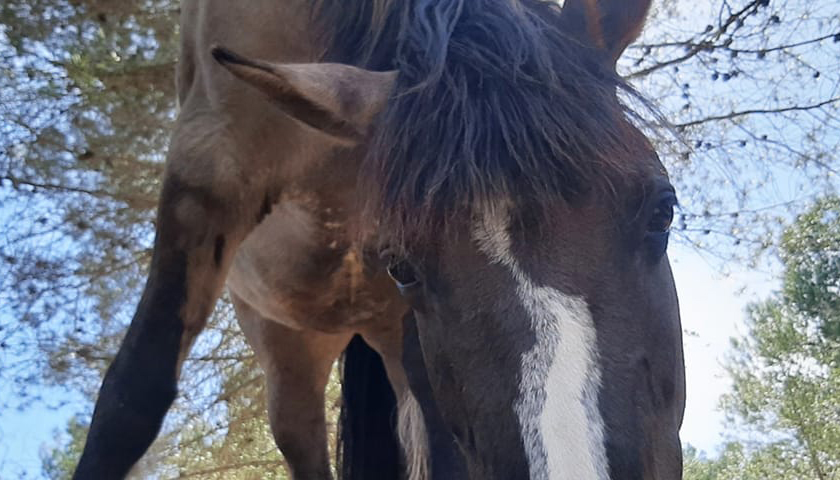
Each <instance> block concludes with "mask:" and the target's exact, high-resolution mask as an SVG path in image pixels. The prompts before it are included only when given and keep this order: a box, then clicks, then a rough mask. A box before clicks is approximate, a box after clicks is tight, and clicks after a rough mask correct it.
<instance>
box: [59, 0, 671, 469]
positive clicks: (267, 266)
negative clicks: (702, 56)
mask: <svg viewBox="0 0 840 480" xmlns="http://www.w3.org/2000/svg"><path fill="white" fill-rule="evenodd" d="M649 7H650V0H566V1H565V3H564V5H562V7H561V6H560V5H558V4H555V3H553V2H548V1H543V0H371V1H366V0H317V1H316V0H308V1H307V0H285V1H283V2H278V1H277V0H252V1H250V2H224V1H222V0H203V1H199V0H186V1H184V2H183V5H182V9H181V25H182V29H181V61H180V62H179V65H178V71H177V83H178V96H179V104H180V113H179V116H178V120H177V122H176V126H175V129H174V132H173V135H172V140H171V145H170V149H169V153H168V157H167V165H166V169H165V173H164V178H163V186H162V191H161V195H160V203H159V208H158V215H157V222H156V229H157V230H156V237H155V243H154V253H153V257H152V261H151V264H150V270H149V276H148V280H147V283H146V286H145V289H144V291H143V295H142V297H141V299H140V302H139V304H138V307H137V311H136V313H135V316H134V317H133V319H132V322H131V324H130V326H129V329H128V331H127V333H126V336H125V339H124V340H123V342H122V344H121V346H120V349H119V352H118V354H117V356H116V357H115V359H114V361H113V363H112V364H111V366H110V367H109V369H108V371H107V372H106V374H105V377H104V379H103V383H102V387H101V389H100V392H99V397H98V399H97V402H96V406H95V409H94V413H93V417H92V421H91V426H90V430H89V433H88V436H87V440H86V444H85V447H84V450H83V454H82V456H81V459H80V461H79V464H78V467H77V470H76V472H75V477H74V478H78V479H86V478H122V477H124V476H125V475H126V474H127V472H129V470H130V469H131V467H132V465H133V464H134V463H135V462H136V461H137V460H138V459H139V458H140V457H141V456H142V455H143V453H144V452H145V450H146V449H147V447H148V446H149V445H150V443H151V442H152V441H153V439H154V438H155V436H156V435H157V433H158V431H159V429H160V425H161V422H162V419H163V417H164V415H165V413H166V411H167V409H168V408H169V406H170V405H171V403H172V401H173V399H174V397H175V394H176V389H177V379H178V376H179V372H180V367H181V364H182V363H183V361H184V359H185V357H186V356H187V354H188V352H189V349H190V345H191V344H192V343H193V341H194V339H195V338H196V336H197V335H198V334H199V332H200V331H201V330H202V328H203V327H204V325H205V322H206V319H207V316H208V315H209V313H210V311H211V309H212V307H213V305H214V303H215V302H216V300H217V298H218V297H219V296H220V294H221V292H222V290H223V288H224V286H225V284H226V285H227V288H228V290H229V292H230V296H231V298H232V299H233V303H234V306H235V308H236V312H237V317H238V320H239V322H240V325H241V327H242V331H243V332H244V334H245V336H246V337H247V339H248V341H249V343H250V344H251V346H252V347H253V349H254V351H255V353H256V355H257V359H258V360H259V363H260V365H261V366H262V368H263V369H264V371H265V373H266V381H267V387H268V388H267V391H268V409H269V419H270V423H271V427H272V431H273V434H274V437H275V440H276V443H277V446H278V448H279V449H280V450H281V452H282V453H283V455H284V456H285V458H286V459H287V462H288V465H289V468H290V471H291V474H292V477H293V478H295V479H296V480H299V479H309V478H315V479H328V478H330V475H331V474H330V470H329V457H328V454H327V447H326V429H325V419H324V409H323V405H324V387H325V385H326V382H327V376H328V373H329V370H330V366H331V365H332V364H333V362H334V361H335V359H336V358H338V357H339V356H340V355H341V354H342V352H344V367H343V376H342V388H343V394H342V395H343V412H342V420H341V423H342V425H341V428H342V430H343V431H342V449H343V450H342V453H341V463H342V465H341V474H342V477H343V478H382V479H387V478H405V477H406V476H407V477H409V478H411V479H421V478H445V479H450V478H453V479H460V478H470V479H512V478H515V479H519V478H530V479H552V480H554V479H598V480H604V479H619V478H620V479H645V480H648V479H674V478H681V470H682V466H681V463H682V454H681V446H680V440H679V428H680V425H681V423H682V416H683V411H684V406H685V381H684V365H683V352H682V341H681V327H680V318H679V308H678V300H677V295H676V289H675V285H674V280H673V277H672V274H671V270H670V266H669V262H668V256H667V252H666V249H667V244H668V235H669V227H670V223H671V220H672V218H673V211H674V208H675V206H676V204H677V200H676V194H675V190H674V188H673V186H672V185H671V183H670V182H669V180H668V175H667V172H666V171H665V168H664V167H663V165H662V163H661V162H660V160H659V158H658V157H657V155H656V152H655V150H654V148H653V147H652V145H651V143H650V142H649V141H648V139H647V138H646V137H645V135H644V134H643V133H642V132H641V131H640V130H639V129H638V128H637V127H636V126H635V125H634V122H633V121H632V117H633V113H632V111H630V110H629V108H627V107H626V106H625V105H624V103H623V102H622V101H620V96H619V92H624V94H625V95H629V96H634V97H636V98H640V97H639V96H638V94H636V93H635V92H634V91H633V89H632V88H631V87H629V86H628V85H627V84H626V83H625V82H624V81H623V80H622V79H621V77H620V76H619V75H618V74H617V72H616V62H617V60H618V58H619V57H620V56H621V54H622V53H623V51H624V50H625V48H626V47H627V46H628V45H629V44H630V43H631V42H632V41H633V40H634V39H635V38H636V37H637V36H638V35H639V33H640V32H641V30H642V27H643V25H644V22H645V18H646V16H647V12H648V10H649ZM395 410H398V412H399V413H398V415H397V417H398V421H397V422H396V423H397V425H395V421H394V415H395V414H394V412H395ZM395 430H396V431H398V432H396V431H395ZM397 438H399V442H400V443H401V444H402V448H403V451H402V452H401V451H400V449H399V448H397Z"/></svg>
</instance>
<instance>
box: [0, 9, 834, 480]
mask: <svg viewBox="0 0 840 480" xmlns="http://www.w3.org/2000/svg"><path fill="white" fill-rule="evenodd" d="M701 3H704V2H687V1H685V2H656V7H655V10H654V12H653V15H652V17H651V19H650V22H649V25H650V28H649V29H648V30H647V32H646V33H645V36H644V37H643V38H642V39H641V40H640V41H639V42H638V43H637V44H636V45H634V46H633V47H631V48H630V49H629V51H628V54H627V57H626V58H625V60H624V61H623V63H622V65H621V69H622V72H623V73H625V74H627V75H628V76H629V77H630V78H632V79H633V81H634V82H635V83H636V84H637V86H638V88H639V89H640V90H641V91H642V92H644V93H645V94H646V95H648V96H649V97H650V98H651V99H652V100H653V101H654V102H656V103H657V104H659V105H660V107H661V109H662V111H663V114H664V117H665V118H667V119H668V120H670V121H671V122H672V123H673V125H674V129H673V130H672V131H669V130H668V129H664V128H659V129H657V128H654V126H651V127H650V129H651V134H652V135H653V137H654V139H655V140H656V141H657V144H658V145H657V147H658V150H659V152H660V154H661V156H662V157H663V160H664V161H665V163H666V164H667V165H668V167H669V170H670V171H671V174H672V176H673V178H674V180H675V183H676V184H677V185H678V189H679V191H680V194H681V204H682V208H681V211H680V217H679V219H678V222H677V224H676V225H675V228H676V231H677V233H678V235H677V238H678V241H681V242H684V243H686V244H690V245H693V246H694V247H696V248H698V249H700V250H702V252H704V254H705V255H707V256H708V257H710V258H713V259H716V261H717V262H718V263H717V264H718V265H719V266H720V268H721V269H722V270H723V271H725V270H726V269H727V268H728V266H729V265H733V264H744V263H746V264H750V265H761V264H763V263H766V262H776V261H780V262H781V263H782V264H783V265H784V272H785V275H784V279H783V284H782V287H781V289H780V290H779V291H778V292H777V293H775V294H774V295H772V296H771V297H769V298H767V299H766V300H765V301H763V302H760V303H757V304H754V305H753V306H752V307H751V308H750V309H749V311H748V312H747V318H746V324H747V326H748V330H747V332H746V333H745V335H744V336H743V338H739V339H737V340H734V341H733V344H732V349H731V351H732V352H731V356H730V357H729V359H728V360H727V368H728V372H729V374H730V375H731V378H732V381H733V388H732V391H731V392H730V393H729V394H727V395H726V396H725V397H724V398H722V399H721V408H723V409H724V411H725V412H727V415H728V423H729V426H731V432H732V435H731V437H732V438H731V441H730V443H727V444H726V445H725V447H724V448H723V450H722V452H721V453H720V455H719V456H714V457H711V458H710V457H707V456H705V455H704V454H701V453H698V452H696V451H694V450H693V449H690V448H689V450H688V451H687V462H686V477H687V478H689V479H730V478H731V479H736V478H739V479H740V478H743V479H752V478H755V479H759V478H761V479H788V478H790V479H793V478H797V479H800V478H814V479H820V480H822V479H836V478H838V477H840V474H838V471H839V470H838V469H839V468H840V418H839V417H840V406H838V403H840V400H838V395H840V392H838V388H840V384H838V381H839V380H838V378H840V376H838V368H840V367H838V362H840V358H838V356H839V355H840V353H838V352H840V349H839V348H838V341H839V340H840V293H839V292H838V288H840V287H838V286H840V221H839V220H838V211H840V203H839V202H840V201H838V197H837V196H836V194H837V186H838V179H837V173H838V168H839V165H840V162H838V158H837V152H838V151H840V133H839V132H840V74H838V72H840V4H838V3H837V2H836V1H834V0H807V1H806V0H756V1H748V0H711V1H710V2H706V3H704V4H701ZM178 7H179V6H178V2H177V1H173V0H134V1H128V0H6V1H5V2H3V4H2V5H0V202H2V207H0V383H2V385H3V386H4V388H5V389H6V390H8V391H14V392H15V395H14V396H12V397H8V398H2V399H0V408H4V409H7V408H27V407H29V406H32V405H36V404H46V405H48V406H55V407H58V406H61V405H62V404H63V403H64V402H65V401H69V400H60V401H59V400H56V398H68V399H73V398H76V399H81V400H80V402H79V405H80V408H79V412H78V416H76V417H74V418H72V419H71V420H70V422H69V423H68V426H67V431H66V433H65V434H64V435H63V436H62V437H61V438H60V439H59V441H57V443H56V444H54V445H49V446H47V447H46V448H45V450H44V453H43V475H44V476H47V477H49V478H69V472H70V469H71V467H72V466H73V464H74V462H75V460H76V458H77V456H78V454H79V450H80V441H81V439H82V438H83V435H84V432H85V428H86V424H85V422H86V421H87V419H88V418H89V414H90V411H91V409H92V403H91V402H92V399H93V398H94V395H95V392H96V389H97V388H98V385H99V381H100V378H101V375H102V373H103V371H104V369H105V368H106V366H107V364H108V362H109V360H110V359H111V358H112V356H113V355H114V353H115V350H116V347H117V345H118V342H119V339H120V338H121V334H122V332H123V329H124V328H125V326H126V324H127V322H128V321H129V319H130V315H131V313H133V309H134V307H135V305H136V301H137V298H138V291H139V288H141V286H142V283H143V281H144V278H145V277H144V272H145V269H146V265H147V262H148V259H149V254H150V246H151V240H152V235H153V223H152V220H153V216H154V215H153V214H154V207H155V204H156V195H157V190H158V186H159V185H158V180H159V178H160V175H161V172H162V162H163V157H164V152H165V148H166V144H167V138H168V132H169V130H170V126H171V123H172V121H173V120H174V118H175V116H176V113H177V112H176V105H175V102H174V99H175V94H174V81H173V71H174V66H175V63H176V61H177V38H178V24H177V22H178ZM674 131H675V132H676V133H677V135H673V134H672V133H673V132H674ZM46 391H58V392H63V393H61V394H60V395H45V394H44V392H46ZM181 392H182V393H181V395H180V396H179V398H178V400H177V402H176V406H175V408H174V410H173V412H172V413H171V414H170V415H169V416H168V418H167V422H166V425H165V427H164V434H163V435H162V436H161V438H160V440H159V441H158V442H157V443H156V444H155V446H154V447H153V449H152V451H151V452H150V454H149V455H147V457H146V460H144V461H145V462H146V463H147V464H149V465H154V469H153V470H152V471H154V472H155V474H156V475H162V476H171V477H174V476H181V477H195V478H208V479H209V478H234V479H235V478H242V479H248V478H285V477H284V475H285V473H284V469H283V468H281V465H282V458H281V456H280V455H279V454H278V453H277V452H276V450H275V448H274V446H273V443H272V441H271V440H270V434H269V432H268V427H267V422H265V420H264V409H265V404H264V400H263V382H262V379H261V373H260V372H259V371H258V369H256V368H255V362H254V357H253V355H252V353H251V352H250V350H249V349H248V348H247V346H246V345H245V343H244V341H243V339H242V336H241V334H240V333H239V331H238V327H237V326H236V322H235V320H234V319H233V317H232V315H231V309H230V307H229V305H228V304H227V303H226V302H220V305H219V308H217V310H216V312H215V313H214V316H213V319H212V321H211V322H210V325H209V327H208V330H207V332H206V333H205V334H204V335H203V336H202V337H201V340H200V341H199V342H198V345H197V346H196V348H195V351H194V352H193V353H192V355H191V356H190V358H189V360H188V362H187V365H186V366H185V370H184V374H183V379H182V382H181ZM330 408H334V406H333V405H331V406H330ZM143 468H144V467H143V466H142V465H141V467H140V471H141V473H142V472H143Z"/></svg>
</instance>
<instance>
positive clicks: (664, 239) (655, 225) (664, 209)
mask: <svg viewBox="0 0 840 480" xmlns="http://www.w3.org/2000/svg"><path fill="white" fill-rule="evenodd" d="M676 204H677V197H676V195H674V192H673V191H670V190H669V191H666V192H664V193H663V194H662V195H660V197H659V199H658V201H657V202H656V206H655V207H654V208H653V212H652V213H651V215H650V219H649V220H648V224H647V232H646V233H645V246H646V249H647V252H648V255H649V256H650V257H651V259H653V260H658V259H660V258H661V257H662V256H663V255H664V254H665V250H667V249H668V233H669V232H670V230H671V222H672V221H673V220H674V206H675V205H676Z"/></svg>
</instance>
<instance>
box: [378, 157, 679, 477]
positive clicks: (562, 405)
mask: <svg viewBox="0 0 840 480" xmlns="http://www.w3.org/2000/svg"><path fill="white" fill-rule="evenodd" d="M656 170H659V171H661V169H656ZM634 190H635V191H634V192H633V194H630V195H628V196H627V197H626V198H622V199H621V200H622V201H620V202H618V203H611V202H604V201H600V200H599V199H598V198H596V196H592V197H590V198H583V199H581V200H580V201H579V202H576V203H575V204H572V205H570V204H567V203H565V202H563V203H561V202H558V203H557V204H556V205H553V206H547V207H546V206H540V207H539V208H537V207H535V206H529V205H527V204H521V205H505V204H503V203H500V204H498V205H497V206H496V207H495V208H492V209H487V210H486V211H484V212H482V213H480V214H476V215H474V216H473V218H469V219H466V218H465V219H463V221H462V222H460V225H459V227H458V228H456V229H453V230H457V231H452V232H450V233H448V234H446V235H445V236H443V237H442V238H440V240H439V241H438V242H437V243H436V244H434V245H433V246H432V247H431V248H430V249H428V250H427V251H426V252H424V254H423V255H422V256H417V257H412V256H407V257H406V258H402V259H400V260H399V261H397V262H394V263H393V264H392V267H391V273H392V276H393V277H394V278H395V281H396V282H397V283H398V284H399V285H400V287H401V290H402V292H403V294H404V295H405V296H406V298H407V299H408V301H409V302H410V304H411V306H412V308H413V310H414V312H415V317H416V321H417V331H418V335H419V338H420V343H421V345H422V350H423V354H424V357H425V363H426V369H427V372H428V376H429V380H430V383H431V385H432V389H433V391H434V394H435V397H436V399H437V403H438V407H439V409H440V411H441V412H442V414H443V417H444V419H445V421H446V422H447V423H448V425H449V426H450V427H451V428H452V431H453V433H454V434H455V436H456V438H457V441H458V443H459V445H460V446H461V448H462V450H463V452H464V454H465V457H466V459H467V463H468V465H469V468H470V471H471V477H472V478H522V477H523V476H524V473H523V472H531V473H530V475H531V478H586V479H589V478H593V479H594V478H607V477H606V475H607V472H613V475H614V477H613V478H640V479H641V478H678V477H679V475H680V470H681V462H680V442H679V437H678V429H679V425H680V422H681V414H682V407H683V378H682V352H681V343H680V335H681V331H680V322H679V312H678V306H677V297H676V293H675V289H674V282H673V278H672V276H671V270H670V267H669V264H668V259H667V256H666V252H665V248H666V245H667V236H668V233H667V229H668V226H669V224H670V220H671V215H672V212H673V207H674V204H675V196H674V191H673V189H672V187H671V186H670V184H669V183H668V181H667V178H665V177H664V175H652V176H650V177H649V178H646V179H645V180H644V182H643V184H640V185H638V186H637V188H636V189H634ZM538 209H547V211H549V212H550V214H549V215H537V214H535V213H534V212H535V211H536V210H538ZM538 472H546V473H542V474H541V473H538ZM548 472H553V473H548ZM558 472H564V473H567V474H568V476H558V477H555V476H554V475H558V474H559V473H558Z"/></svg>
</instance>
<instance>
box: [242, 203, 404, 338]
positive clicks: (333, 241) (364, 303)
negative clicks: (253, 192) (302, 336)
mask: <svg viewBox="0 0 840 480" xmlns="http://www.w3.org/2000/svg"><path fill="white" fill-rule="evenodd" d="M322 213H323V212H320V211H317V210H315V211H313V209H312V208H311V207H308V206H307V205H305V204H302V203H298V202H295V201H281V202H280V203H279V204H278V205H276V206H275V207H274V209H273V210H272V212H271V213H270V214H269V215H268V216H267V217H266V218H265V219H264V220H263V222H262V223H261V224H260V225H259V226H258V227H257V229H256V230H254V232H253V233H252V234H251V235H250V236H249V237H248V238H247V239H246V240H245V242H244V243H243V244H242V245H241V247H240V248H239V250H238V251H237V253H236V257H235V258H234V261H233V265H232V266H231V270H230V272H229V274H228V278H227V286H228V288H229V289H230V291H231V292H232V293H233V294H235V295H236V296H237V297H239V298H240V299H241V300H243V301H244V302H246V303H248V304H249V305H250V306H251V307H252V308H254V309H255V310H257V311H258V312H259V313H260V314H261V315H262V316H263V317H265V318H267V319H270V320H274V321H276V322H279V323H281V324H283V325H285V326H288V327H290V328H295V329H316V330H321V331H325V332H340V331H347V330H348V329H352V328H353V327H356V326H359V325H360V324H365V323H368V322H370V321H372V320H374V319H377V318H379V317H381V316H382V315H383V314H384V313H385V312H386V311H387V310H389V308H390V306H391V305H392V304H394V303H395V301H398V299H397V296H396V295H394V292H393V291H392V290H393V287H392V286H391V284H390V282H388V281H387V280H385V279H383V278H379V277H384V276H383V275H381V274H377V273H376V272H371V271H370V269H369V268H365V265H364V259H363V258H362V254H361V253H360V252H359V250H358V249H357V248H354V247H353V246H352V245H351V242H350V241H349V238H348V237H349V235H348V233H347V230H346V228H345V226H344V222H343V221H340V220H338V219H334V218H328V219H326V220H325V216H324V215H322Z"/></svg>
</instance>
